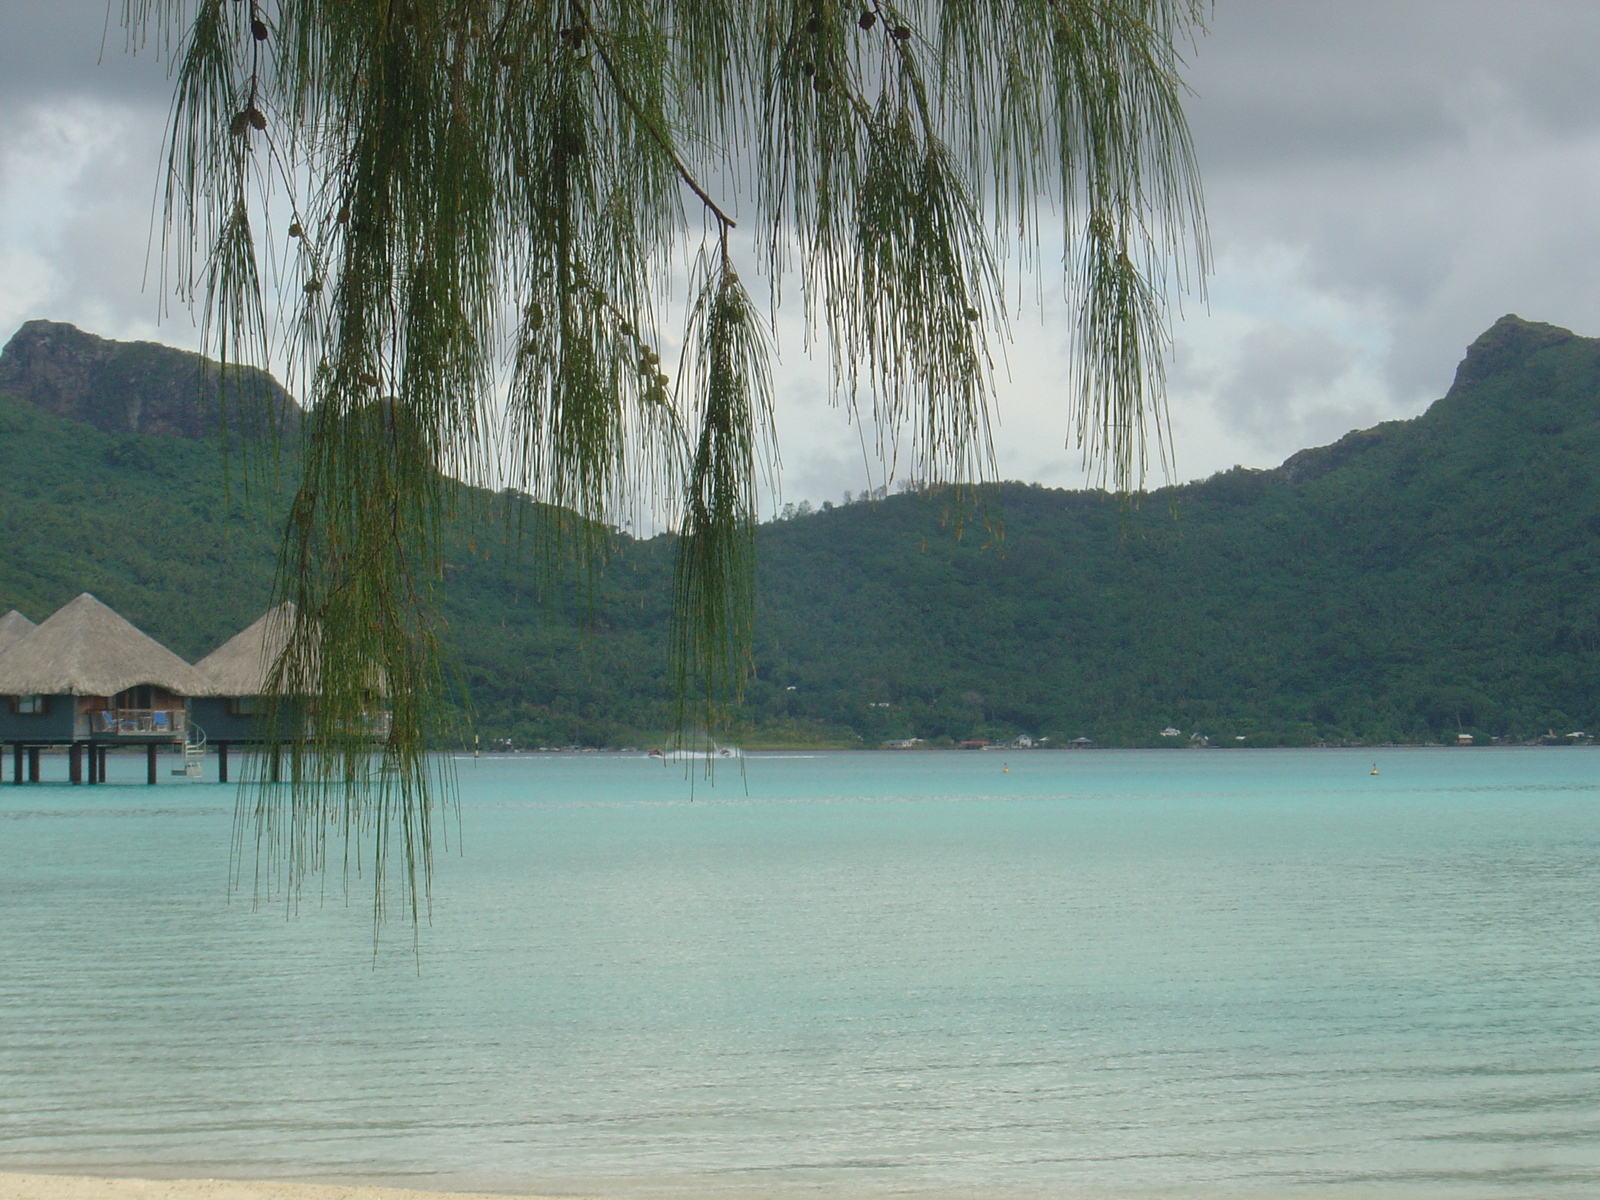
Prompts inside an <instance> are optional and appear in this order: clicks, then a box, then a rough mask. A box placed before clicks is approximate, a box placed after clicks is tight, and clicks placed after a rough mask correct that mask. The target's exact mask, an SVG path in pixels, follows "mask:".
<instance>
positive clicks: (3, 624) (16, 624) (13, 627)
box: [0, 608, 39, 650]
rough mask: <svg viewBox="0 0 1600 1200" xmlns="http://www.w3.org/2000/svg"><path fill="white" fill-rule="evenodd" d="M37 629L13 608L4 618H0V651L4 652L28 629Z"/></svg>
mask: <svg viewBox="0 0 1600 1200" xmlns="http://www.w3.org/2000/svg"><path fill="white" fill-rule="evenodd" d="M37 628H39V627H38V626H37V625H35V624H34V623H33V622H32V621H30V620H28V618H27V617H25V616H23V615H22V614H21V613H19V612H18V611H17V610H16V609H14V608H13V609H12V610H11V611H10V612H8V613H7V614H6V615H5V616H3V617H0V650H4V649H5V648H6V647H7V646H9V645H10V644H11V643H12V642H14V641H16V640H17V639H18V638H19V637H21V636H22V635H23V634H25V633H27V632H28V631H29V630H30V629H37Z"/></svg>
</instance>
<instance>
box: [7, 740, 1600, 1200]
mask: <svg viewBox="0 0 1600 1200" xmlns="http://www.w3.org/2000/svg"><path fill="white" fill-rule="evenodd" d="M1374 757H1376V760H1377V763H1378V766H1379V769H1380V771H1381V774H1380V775H1379V776H1377V777H1373V776H1371V775H1370V774H1369V771H1370V769H1371V765H1372V762H1373V760H1374ZM1006 762H1008V763H1009V765H1010V771H1009V773H1003V772H1002V769H1001V768H1002V765H1003V763H1006ZM459 765H460V767H461V784H462V787H461V793H462V806H461V808H462V812H461V820H462V837H461V839H460V843H459V845H458V844H457V842H456V840H455V839H452V845H451V851H450V852H449V853H446V854H441V856H440V862H439V866H438V871H437V877H436V885H435V892H436V897H437V899H436V904H435V910H434V921H433V925H432V927H431V928H430V929H427V930H425V931H424V933H423V936H422V940H421V953H420V959H418V958H414V957H413V956H412V955H411V953H410V938H409V933H408V931H407V930H406V928H405V927H404V926H402V925H396V926H391V927H390V929H389V931H388V934H387V935H386V937H387V939H388V940H387V942H386V943H385V946H384V948H383V949H382V950H381V951H380V953H379V954H378V956H377V959H376V962H374V959H373V956H372V953H371V933H372V928H371V922H370V912H369V910H368V908H367V907H366V906H365V905H364V903H363V902H362V900H361V898H360V893H359V891H358V892H357V893H356V899H355V901H354V902H353V903H352V905H351V906H349V907H346V906H345V905H344V903H343V900H342V898H336V899H330V900H329V901H328V902H326V903H325V904H323V905H321V906H320V907H319V906H317V905H315V904H314V905H312V906H311V907H310V909H309V910H306V911H302V913H301V914H300V915H299V916H298V917H297V918H295V919H293V920H286V919H285V915H284V912H283V910H282V909H281V908H272V909H270V910H268V909H263V910H252V908H251V906H250V904H249V903H248V902H244V903H241V902H239V901H238V900H237V899H235V901H234V902H233V903H231V904H230V903H229V897H228V890H227V868H228V843H229V833H230V828H231V821H232V801H233V792H232V791H231V790H230V789H228V788H225V787H221V786H218V785H202V784H189V783H186V782H183V781H170V782H169V781H168V780H166V779H164V780H163V786H161V787H159V788H156V789H149V788H145V787H141V786H105V787H99V788H88V787H79V788H69V787H66V786H64V785H62V786H39V787H32V788H27V787H24V788H13V787H10V786H9V785H5V786H0V919H3V925H0V1170H14V1171H17V1170H40V1171H61V1172H85V1173H106V1174H144V1175H154V1176H171V1175H188V1176H192V1175H204V1176H221V1177H227V1176H236V1177H275V1178H300V1179H319V1180H328V1181H347V1180H369V1181H377V1182H388V1183H394V1184H406V1185H411V1186H421V1187H439V1188H482V1189H495V1190H508V1191H510V1190H526V1191H542V1192H546V1193H561V1194H599V1195H610V1196H617V1197H641V1198H643V1197H672V1198H676V1197H688V1196H691V1195H692V1196H701V1195H710V1196H736V1195H751V1196H758V1197H759V1196H767V1197H777V1196H798V1195H808V1196H817V1197H823V1198H828V1197H845V1196H889V1195H894V1194H910V1195H917V1194H929V1195H933V1194H937V1195H944V1196H985V1197H1007V1196H1012V1197H1036V1196H1037V1197H1043V1196H1062V1197H1070V1196H1079V1195H1082V1196H1100V1195H1117V1196H1133V1195H1140V1196H1146V1195H1148V1196H1177V1195H1182V1196H1190V1195H1194V1196H1232V1195H1246V1196H1248V1195H1254V1194H1275V1195H1279V1194H1289V1195H1302V1194H1303V1195H1306V1196H1312V1197H1344V1196H1346V1195H1349V1196H1363V1197H1365V1196H1377V1197H1388V1196H1394V1197H1407V1198H1410V1197H1424V1196H1426V1197H1433V1196H1441V1197H1451V1198H1457V1197H1461V1198H1465V1197H1474V1198H1476V1197H1483V1198H1489V1200H1493V1198H1499V1197H1579V1196H1583V1197H1591V1196H1594V1195H1597V1194H1600V920H1597V917H1600V751H1593V750H1582V749H1570V748H1562V749H1552V750H1502V749H1492V750H1491V749H1470V750H1453V749H1452V750H1391V751H1382V752H1371V751H1369V752H1365V753H1355V752H1342V751H1237V752H1231V753H1229V752H1222V753H1186V752H1159V751H1153V752H1126V753H1123V752H1084V753H1071V754H1069V753H1049V752H1033V753H1027V752H1019V753H1015V754H1012V755H1010V756H1009V757H1008V758H1002V756H1000V755H997V754H993V753H984V754H957V753H945V754H935V753H929V754H908V755H889V754H833V755H815V756H809V757H807V756H790V757H769V756H754V757H753V758H752V759H751V760H750V762H749V764H748V771H747V776H746V779H745V780H744V781H741V780H740V779H739V777H738V773H737V771H724V772H722V773H721V774H719V776H718V780H717V783H716V786H715V787H714V788H711V789H708V788H707V787H706V786H705V785H704V784H703V783H701V784H698V785H697V786H696V788H695V790H694V793H693V798H692V801H691V796H690V791H689V788H688V786H687V785H686V783H685V780H684V777H683V775H682V774H681V772H680V771H674V770H670V769H663V768H662V767H661V766H660V765H659V764H656V763H653V762H651V761H649V760H645V759H642V758H638V757H623V756H615V755H608V756H597V755H586V756H559V755H551V756H538V757H533V756H530V757H523V758H515V759H491V758H485V759H483V760H481V761H480V762H478V763H477V764H475V765H474V764H473V763H472V762H470V761H467V762H462V763H461V764H459ZM115 770H116V771H126V772H127V775H128V778H129V779H130V782H131V781H132V780H133V779H134V778H137V777H140V776H142V770H143V764H142V762H137V763H136V762H132V761H130V762H128V763H126V764H117V765H116V767H115ZM457 851H459V854H458V853H457Z"/></svg>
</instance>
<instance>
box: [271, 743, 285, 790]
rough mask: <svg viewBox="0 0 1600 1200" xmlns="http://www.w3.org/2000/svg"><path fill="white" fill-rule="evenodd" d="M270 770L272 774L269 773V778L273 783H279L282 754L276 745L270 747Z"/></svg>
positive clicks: (280, 779)
mask: <svg viewBox="0 0 1600 1200" xmlns="http://www.w3.org/2000/svg"><path fill="white" fill-rule="evenodd" d="M271 770H272V774H271V776H270V778H271V780H272V782H273V783H281V782H282V781H283V754H282V752H281V751H280V750H279V749H278V747H276V746H274V747H273V748H272V768H271Z"/></svg>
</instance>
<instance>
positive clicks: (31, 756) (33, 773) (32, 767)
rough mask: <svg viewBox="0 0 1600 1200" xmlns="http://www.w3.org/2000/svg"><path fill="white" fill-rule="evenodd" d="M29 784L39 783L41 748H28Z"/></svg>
mask: <svg viewBox="0 0 1600 1200" xmlns="http://www.w3.org/2000/svg"><path fill="white" fill-rule="evenodd" d="M28 782H29V783H38V782H39V747H37V746H29V747H28Z"/></svg>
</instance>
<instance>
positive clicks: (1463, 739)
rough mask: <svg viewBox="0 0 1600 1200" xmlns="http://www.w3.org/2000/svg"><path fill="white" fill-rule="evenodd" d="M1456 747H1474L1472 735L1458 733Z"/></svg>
mask: <svg viewBox="0 0 1600 1200" xmlns="http://www.w3.org/2000/svg"><path fill="white" fill-rule="evenodd" d="M1456 745H1458V746H1470V745H1472V735H1471V734H1470V733H1458V734H1456Z"/></svg>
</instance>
